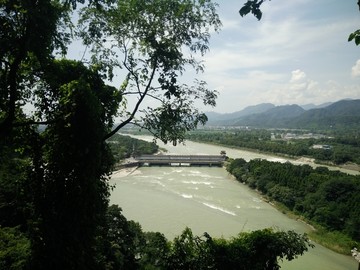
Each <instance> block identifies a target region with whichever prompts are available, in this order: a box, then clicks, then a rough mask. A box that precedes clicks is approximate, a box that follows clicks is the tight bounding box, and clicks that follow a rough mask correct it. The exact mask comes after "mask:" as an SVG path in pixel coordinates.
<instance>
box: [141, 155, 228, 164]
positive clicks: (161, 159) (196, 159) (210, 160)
mask: <svg viewBox="0 0 360 270" xmlns="http://www.w3.org/2000/svg"><path fill="white" fill-rule="evenodd" d="M225 159H226V157H225V156H223V155H142V156H139V157H137V158H136V160H137V161H138V162H139V164H140V165H145V164H148V165H167V166H172V165H179V166H181V165H209V166H222V164H223V162H224V161H225Z"/></svg>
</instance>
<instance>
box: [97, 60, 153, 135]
mask: <svg viewBox="0 0 360 270" xmlns="http://www.w3.org/2000/svg"><path fill="white" fill-rule="evenodd" d="M156 62H157V60H156V59H155V61H154V63H155V64H154V67H153V69H152V72H151V75H150V78H149V82H148V84H147V86H146V88H145V90H144V92H141V91H140V88H139V87H140V86H139V83H138V80H137V77H136V76H135V81H136V85H137V87H138V90H139V95H140V98H139V100H138V101H137V103H136V105H135V107H134V109H133V111H132V113H131V115H130V116H129V118H128V119H126V120H125V121H124V122H122V123H121V124H119V125H118V126H117V127H116V128H114V129H113V130H112V131H111V132H110V133H108V134H106V135H105V137H104V138H103V140H107V139H109V138H110V137H111V136H113V135H114V134H116V132H118V131H119V130H120V129H121V128H123V127H124V126H126V125H127V124H129V123H130V122H131V121H132V120H133V119H134V117H135V114H136V113H137V111H138V110H139V107H140V105H141V103H142V102H143V100H144V98H145V97H146V96H147V94H148V92H149V90H150V89H151V88H150V87H151V83H152V80H153V79H154V76H155V72H156V68H157V65H156ZM129 71H130V70H129Z"/></svg>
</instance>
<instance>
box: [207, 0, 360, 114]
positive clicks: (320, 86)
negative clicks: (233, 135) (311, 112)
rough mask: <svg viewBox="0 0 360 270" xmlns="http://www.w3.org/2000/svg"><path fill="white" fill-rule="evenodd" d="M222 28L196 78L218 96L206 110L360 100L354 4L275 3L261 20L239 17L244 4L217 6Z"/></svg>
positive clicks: (359, 17)
mask: <svg viewBox="0 0 360 270" xmlns="http://www.w3.org/2000/svg"><path fill="white" fill-rule="evenodd" d="M217 2H218V4H219V8H218V12H219V15H220V19H221V20H222V23H223V27H222V30H221V31H220V33H219V34H216V33H214V34H213V35H212V38H211V40H210V51H209V52H208V53H207V54H206V56H205V57H204V59H203V60H204V64H205V73H204V74H202V75H201V79H203V80H205V81H206V82H207V83H208V86H209V88H211V89H216V90H218V91H219V93H220V95H219V97H218V100H217V106H216V108H214V109H210V108H209V109H207V110H211V111H216V112H221V113H230V112H235V111H239V110H241V109H243V108H245V107H247V106H251V105H256V104H260V103H266V102H270V103H273V104H275V105H286V104H299V105H306V104H310V103H312V104H315V105H319V104H322V103H325V102H334V101H338V100H341V99H345V98H352V99H358V98H360V46H356V45H355V43H354V42H348V41H347V40H348V36H349V34H350V33H352V32H354V31H355V30H356V29H358V28H360V12H359V9H358V6H357V4H356V3H357V1H356V0H316V1H314V0H292V1H285V0H272V1H266V2H265V3H264V4H263V5H262V11H263V17H262V19H261V20H260V21H258V20H257V19H256V18H255V17H254V16H252V15H247V16H246V17H241V16H240V15H239V13H238V11H239V9H240V8H241V6H242V4H243V3H244V2H245V0H226V1H225V0H223V1H221V0H219V1H217Z"/></svg>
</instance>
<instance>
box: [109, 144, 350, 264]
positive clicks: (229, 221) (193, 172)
mask: <svg viewBox="0 0 360 270" xmlns="http://www.w3.org/2000/svg"><path fill="white" fill-rule="evenodd" d="M141 138H143V139H147V140H149V139H150V137H141ZM161 146H162V147H164V148H166V149H167V150H168V151H169V153H172V154H219V153H220V151H221V150H225V151H226V152H227V155H228V156H229V157H233V158H236V157H242V158H244V159H245V160H250V159H253V158H266V159H268V160H274V161H275V160H276V161H286V160H283V159H281V158H278V157H273V156H270V155H263V154H258V153H253V152H248V151H242V150H234V149H230V148H225V147H218V146H213V145H207V144H200V143H194V142H187V143H186V145H185V146H183V145H180V146H177V147H174V146H163V145H161ZM128 173H129V174H128V175H125V176H124V172H122V173H114V175H113V177H112V180H111V183H112V184H115V189H114V190H113V191H112V194H111V198H110V203H112V204H118V205H119V206H120V207H121V208H122V209H123V213H124V215H125V216H126V218H127V219H132V220H135V221H137V222H139V223H140V224H141V226H142V228H143V230H145V231H160V232H162V233H164V234H165V235H166V236H167V237H168V238H169V239H173V238H174V236H177V235H179V234H180V233H181V232H182V230H183V229H184V228H185V227H186V226H187V227H190V228H191V229H192V230H193V232H194V233H195V234H197V235H201V234H202V233H204V232H208V233H209V234H210V235H211V236H213V237H221V236H223V237H226V238H228V237H231V236H235V235H237V234H238V233H239V232H242V231H251V230H256V229H262V228H266V227H272V228H274V229H279V230H294V231H296V232H299V233H304V232H307V231H309V230H311V228H310V227H309V226H308V225H306V224H304V223H302V222H300V221H296V220H293V219H290V218H288V217H287V216H285V215H284V214H282V213H281V212H279V211H277V210H276V209H275V208H274V207H272V206H271V205H270V204H269V203H267V202H265V201H263V200H262V198H261V196H259V195H258V194H257V193H256V192H254V191H253V190H251V189H249V188H248V187H247V186H245V185H243V184H241V183H239V182H237V181H235V180H234V179H233V178H232V177H231V176H230V175H229V174H228V173H227V172H226V170H225V169H224V168H218V167H141V168H138V169H133V168H132V169H128ZM349 252H350V251H349ZM282 269H290V270H291V269H294V270H295V269H296V270H299V269H314V270H352V269H354V270H355V269H357V262H356V261H355V260H354V259H353V258H352V257H350V256H344V255H340V254H337V253H335V252H332V251H330V250H328V249H325V248H324V247H322V246H320V245H316V247H315V248H314V249H311V250H310V251H309V252H307V253H306V254H305V255H303V256H301V257H299V258H298V259H296V260H294V261H291V262H287V261H286V262H284V263H282Z"/></svg>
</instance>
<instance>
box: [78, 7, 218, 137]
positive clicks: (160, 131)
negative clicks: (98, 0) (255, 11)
mask: <svg viewBox="0 0 360 270" xmlns="http://www.w3.org/2000/svg"><path fill="white" fill-rule="evenodd" d="M215 8H216V5H215V4H214V3H212V2H211V1H210V0H206V1H178V0H170V1H169V0H156V1H151V2H147V1H141V0H136V1H123V0H119V1H117V2H116V3H114V4H113V5H109V6H106V7H104V8H102V9H95V8H85V9H83V11H82V13H81V20H80V25H81V27H82V28H81V31H80V35H81V37H82V38H83V40H84V43H85V44H86V45H87V46H90V47H91V52H92V59H91V60H92V63H93V64H94V65H97V66H99V67H102V68H103V70H104V71H106V72H107V76H108V78H110V79H111V78H112V76H113V72H114V69H115V68H121V69H124V70H125V71H126V72H127V76H126V78H125V80H124V82H123V84H122V86H121V89H120V91H121V93H122V95H123V96H124V97H126V96H134V95H135V96H136V97H137V102H136V105H135V106H134V108H132V109H130V111H126V112H125V113H124V114H122V115H121V116H123V117H124V119H125V120H124V121H123V122H122V123H120V124H119V125H118V126H117V127H116V128H115V129H114V130H113V131H112V132H110V133H109V134H108V135H106V137H105V138H108V137H110V136H111V135H113V134H114V133H115V132H117V131H118V130H119V129H120V128H122V127H123V126H124V125H126V124H128V123H130V122H133V123H135V124H137V125H140V126H141V127H143V128H146V129H148V130H150V131H151V132H152V133H153V135H154V136H155V137H156V138H159V139H161V140H162V141H164V142H165V143H166V142H173V143H174V144H176V142H177V141H180V142H182V141H183V140H184V136H185V132H186V131H189V130H191V129H194V128H195V127H196V126H197V125H198V124H204V123H205V122H206V121H207V118H206V115H205V114H203V113H201V112H199V111H198V109H196V107H195V105H196V104H195V102H194V101H195V100H200V101H202V102H203V103H204V104H205V105H211V106H214V105H215V99H216V97H217V92H216V91H211V90H208V89H207V88H206V83H205V82H203V81H195V85H194V86H189V85H186V84H181V83H180V77H181V75H182V74H183V72H184V71H185V68H186V67H192V68H194V69H195V70H196V71H202V70H203V66H202V65H201V62H199V61H198V60H197V59H196V58H195V57H194V56H193V54H194V53H200V54H202V55H203V54H204V53H205V52H206V51H207V50H208V42H209V38H210V31H211V29H214V30H215V31H217V30H218V29H219V27H220V21H219V18H218V15H217V14H216V10H215ZM104 43H105V44H106V46H103V44H104ZM146 98H150V99H152V100H153V101H156V102H157V107H147V108H141V104H142V103H143V102H144V100H145V99H146ZM124 109H128V108H124ZM138 111H141V113H142V116H140V117H138V118H137V119H136V117H135V115H136V113H137V112H138Z"/></svg>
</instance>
